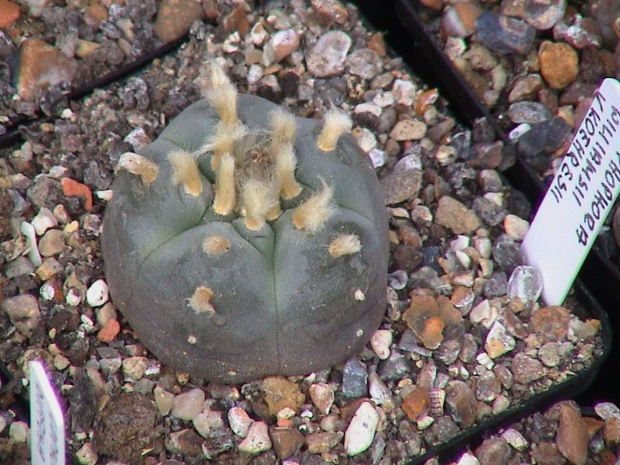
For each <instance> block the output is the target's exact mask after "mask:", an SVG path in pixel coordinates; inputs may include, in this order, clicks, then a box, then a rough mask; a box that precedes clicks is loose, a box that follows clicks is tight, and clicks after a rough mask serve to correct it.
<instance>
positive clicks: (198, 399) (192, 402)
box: [170, 388, 205, 421]
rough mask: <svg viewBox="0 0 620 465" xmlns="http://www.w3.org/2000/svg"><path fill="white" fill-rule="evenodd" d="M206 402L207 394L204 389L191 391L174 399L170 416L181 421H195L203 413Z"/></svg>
mask: <svg viewBox="0 0 620 465" xmlns="http://www.w3.org/2000/svg"><path fill="white" fill-rule="evenodd" d="M204 401H205V393H204V391H203V390H202V389H198V388H195V389H190V390H189V391H187V392H184V393H182V394H179V395H178V396H176V397H175V398H174V400H173V401H172V410H171V411H170V415H171V416H173V417H175V418H178V419H180V420H186V421H190V420H193V419H194V418H196V417H197V416H198V415H199V414H200V412H202V403H203V402H204Z"/></svg>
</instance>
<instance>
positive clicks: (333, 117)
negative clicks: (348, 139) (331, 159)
mask: <svg viewBox="0 0 620 465" xmlns="http://www.w3.org/2000/svg"><path fill="white" fill-rule="evenodd" d="M352 126H353V123H352V122H351V118H349V116H348V115H346V114H345V113H343V112H341V111H340V110H338V109H337V108H332V109H331V110H329V111H328V112H327V113H326V114H325V124H324V125H323V129H322V130H321V133H320V134H319V137H318V138H317V140H316V144H317V146H318V147H319V149H320V150H322V151H323V152H331V151H332V150H334V149H335V148H336V144H337V143H338V138H339V137H340V136H341V135H342V134H344V133H345V132H350V131H351V127H352Z"/></svg>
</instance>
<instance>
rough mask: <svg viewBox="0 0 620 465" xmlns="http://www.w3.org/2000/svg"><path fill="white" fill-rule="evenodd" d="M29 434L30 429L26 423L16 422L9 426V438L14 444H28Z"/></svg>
mask: <svg viewBox="0 0 620 465" xmlns="http://www.w3.org/2000/svg"><path fill="white" fill-rule="evenodd" d="M29 434H30V428H28V424H27V423H26V422H24V421H14V422H13V423H11V426H9V437H10V438H11V439H12V440H13V441H14V442H19V443H23V442H26V441H27V440H28V435H29Z"/></svg>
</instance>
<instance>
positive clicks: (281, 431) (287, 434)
mask: <svg viewBox="0 0 620 465" xmlns="http://www.w3.org/2000/svg"><path fill="white" fill-rule="evenodd" d="M269 437H270V438H271V445H272V447H273V451H274V452H275V453H276V456H277V457H278V458H279V459H280V460H286V459H287V458H289V457H291V456H292V455H295V454H296V453H297V452H299V450H300V449H301V446H303V445H304V437H303V435H302V434H301V433H300V432H299V431H297V430H296V429H295V428H270V429H269Z"/></svg>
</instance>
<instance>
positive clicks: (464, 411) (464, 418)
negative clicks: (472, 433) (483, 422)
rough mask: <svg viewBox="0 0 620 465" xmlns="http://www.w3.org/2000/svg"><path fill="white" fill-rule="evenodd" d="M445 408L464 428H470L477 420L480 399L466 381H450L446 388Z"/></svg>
mask: <svg viewBox="0 0 620 465" xmlns="http://www.w3.org/2000/svg"><path fill="white" fill-rule="evenodd" d="M445 392H446V398H445V401H444V402H445V409H446V412H447V413H448V414H449V415H450V416H451V417H452V419H453V420H454V421H455V422H456V423H458V424H459V425H461V427H462V428H469V427H470V426H472V425H473V424H474V422H475V421H476V416H477V412H478V401H477V400H476V396H475V394H474V392H473V391H472V390H471V388H470V387H469V386H468V385H467V383H465V382H464V381H460V380H453V381H450V382H449V383H448V384H447V386H446V389H445Z"/></svg>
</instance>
